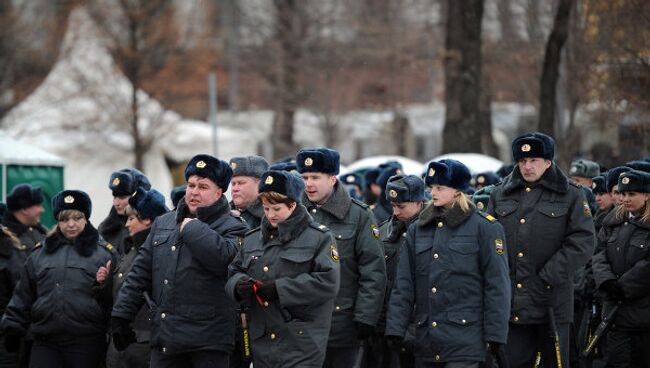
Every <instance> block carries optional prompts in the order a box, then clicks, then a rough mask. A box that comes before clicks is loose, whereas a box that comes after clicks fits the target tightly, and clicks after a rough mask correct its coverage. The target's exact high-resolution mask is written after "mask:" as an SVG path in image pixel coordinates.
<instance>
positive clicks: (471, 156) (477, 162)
mask: <svg viewBox="0 0 650 368" xmlns="http://www.w3.org/2000/svg"><path fill="white" fill-rule="evenodd" d="M446 158H450V159H453V160H456V161H460V162H462V163H463V164H465V166H467V168H469V171H471V172H472V174H478V173H481V172H485V171H495V172H496V171H497V170H499V168H501V166H503V162H502V161H500V160H497V159H496V158H494V157H490V156H486V155H482V154H480V153H448V154H445V155H441V156H438V157H436V158H434V159H433V160H432V161H440V160H442V159H446Z"/></svg>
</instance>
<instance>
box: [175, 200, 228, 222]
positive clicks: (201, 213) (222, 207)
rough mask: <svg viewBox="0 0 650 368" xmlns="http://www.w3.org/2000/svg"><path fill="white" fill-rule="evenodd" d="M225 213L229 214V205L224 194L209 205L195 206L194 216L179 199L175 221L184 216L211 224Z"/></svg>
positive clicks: (180, 219)
mask: <svg viewBox="0 0 650 368" xmlns="http://www.w3.org/2000/svg"><path fill="white" fill-rule="evenodd" d="M225 214H230V206H229V205H228V200H227V199H226V197H225V196H221V198H219V199H218V200H217V201H216V202H214V203H213V204H211V205H209V206H206V207H199V208H197V209H196V216H194V215H192V214H190V209H189V207H187V203H185V201H180V202H178V208H177V209H176V222H177V223H180V222H181V221H183V219H184V218H186V217H196V218H197V219H199V220H201V221H202V222H205V223H206V224H211V223H212V222H214V221H216V220H217V219H218V218H219V217H221V216H223V215H225Z"/></svg>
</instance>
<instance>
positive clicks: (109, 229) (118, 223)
mask: <svg viewBox="0 0 650 368" xmlns="http://www.w3.org/2000/svg"><path fill="white" fill-rule="evenodd" d="M126 220H127V216H125V215H119V214H118V213H117V211H116V210H115V207H111V212H109V213H108V216H107V217H106V218H105V219H104V221H102V223H101V224H99V231H100V232H101V233H102V234H116V233H119V232H120V231H122V229H124V226H125V225H126Z"/></svg>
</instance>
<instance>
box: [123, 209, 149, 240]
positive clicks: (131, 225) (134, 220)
mask: <svg viewBox="0 0 650 368" xmlns="http://www.w3.org/2000/svg"><path fill="white" fill-rule="evenodd" d="M150 227H151V220H149V219H140V218H139V217H138V216H137V215H135V214H130V215H129V218H127V219H126V228H127V230H129V235H131V236H133V235H135V234H137V233H139V232H140V231H142V230H146V229H148V228H150Z"/></svg>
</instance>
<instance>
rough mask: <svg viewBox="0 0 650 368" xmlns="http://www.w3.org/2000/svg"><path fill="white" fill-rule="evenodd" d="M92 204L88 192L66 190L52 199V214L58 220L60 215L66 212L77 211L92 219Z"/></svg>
mask: <svg viewBox="0 0 650 368" xmlns="http://www.w3.org/2000/svg"><path fill="white" fill-rule="evenodd" d="M92 208H93V205H92V202H91V201H90V197H89V196H88V194H87V193H86V192H83V191H81V190H64V191H61V192H59V193H57V194H56V195H55V196H54V197H53V198H52V214H53V215H54V218H55V219H57V220H58V218H59V213H61V211H64V210H77V211H80V212H82V213H83V214H84V216H86V219H87V220H88V219H90V214H91V213H92Z"/></svg>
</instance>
